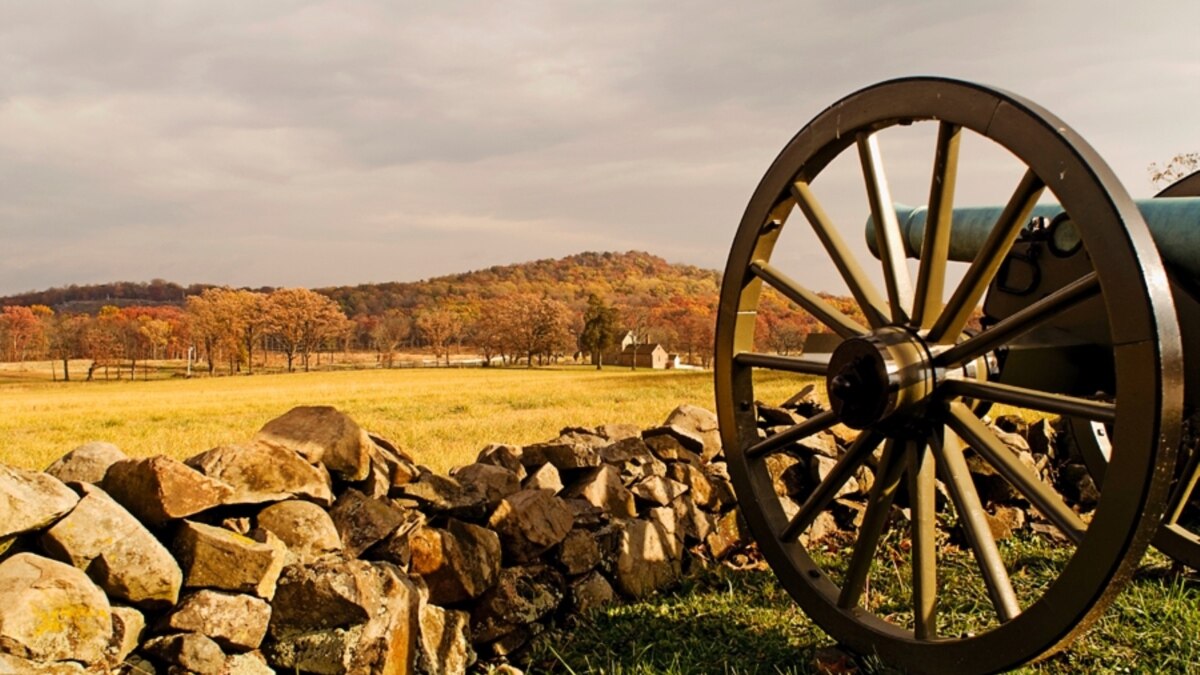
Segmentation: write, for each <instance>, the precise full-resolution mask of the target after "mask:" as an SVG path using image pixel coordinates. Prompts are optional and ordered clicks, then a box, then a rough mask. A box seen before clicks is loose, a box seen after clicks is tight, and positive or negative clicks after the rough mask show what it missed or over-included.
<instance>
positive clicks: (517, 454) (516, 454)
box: [475, 443, 525, 480]
mask: <svg viewBox="0 0 1200 675" xmlns="http://www.w3.org/2000/svg"><path fill="white" fill-rule="evenodd" d="M475 462H476V463H478V464H491V465H493V466H501V467H504V468H505V469H508V470H509V471H512V472H513V473H515V474H517V478H518V479H520V480H525V465H524V464H522V463H521V448H519V447H517V446H515V445H503V444H500V443H493V444H491V445H489V446H487V447H485V448H484V449H483V450H480V451H479V456H478V457H476V458H475Z"/></svg>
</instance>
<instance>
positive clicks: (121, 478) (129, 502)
mask: <svg viewBox="0 0 1200 675" xmlns="http://www.w3.org/2000/svg"><path fill="white" fill-rule="evenodd" d="M101 487H103V488H104V491H105V492H107V493H108V494H109V495H110V496H111V497H112V498H113V499H115V500H117V502H119V503H120V504H121V506H124V507H125V508H126V509H128V510H129V512H130V513H132V514H133V515H134V516H136V517H137V519H138V520H140V521H142V522H143V523H145V524H146V525H149V526H151V527H157V526H160V525H163V524H165V523H167V522H168V521H171V520H178V519H180V518H186V517H188V516H191V515H194V514H197V513H200V512H201V511H207V510H208V509H211V508H212V507H214V506H218V505H220V504H224V503H225V500H226V499H228V498H229V497H230V496H231V495H232V494H233V488H231V487H229V486H228V485H226V484H225V483H224V482H222V481H219V480H215V479H213V478H209V477H208V476H205V475H204V474H202V473H200V472H199V471H196V470H195V469H193V468H191V467H189V466H187V465H186V464H184V463H183V462H180V461H178V460H174V459H171V458H169V457H162V456H159V457H150V458H148V459H127V460H125V461H121V462H117V463H115V464H113V465H112V466H111V467H109V469H108V473H106V474H105V475H104V482H103V483H101Z"/></svg>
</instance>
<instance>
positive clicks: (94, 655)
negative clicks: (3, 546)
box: [0, 553, 113, 665]
mask: <svg viewBox="0 0 1200 675" xmlns="http://www.w3.org/2000/svg"><path fill="white" fill-rule="evenodd" d="M112 633H113V620H112V610H111V609H110V607H109V604H108V598H106V597H105V596H104V593H103V592H102V591H101V590H100V589H99V588H97V587H96V585H95V584H93V583H92V581H91V580H90V579H88V578H87V575H86V574H84V573H83V572H82V571H81V570H78V569H76V568H74V567H72V566H70V565H66V564H63V563H60V562H57V561H54V560H50V559H49V558H42V557H40V556H36V555H33V554H32V553H18V554H16V555H14V556H12V557H11V558H8V559H6V560H4V561H3V562H0V646H2V647H3V649H4V651H6V652H8V653H10V654H12V655H14V656H18V657H21V658H25V659H33V660H37V661H66V660H73V661H79V662H81V663H84V664H88V665H91V664H98V663H100V662H102V661H104V659H105V650H106V648H107V647H108V642H109V639H110V638H111V637H112Z"/></svg>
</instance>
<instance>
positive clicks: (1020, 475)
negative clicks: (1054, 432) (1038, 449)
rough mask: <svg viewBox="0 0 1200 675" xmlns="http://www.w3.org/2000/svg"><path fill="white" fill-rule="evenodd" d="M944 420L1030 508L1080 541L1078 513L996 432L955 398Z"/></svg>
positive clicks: (1082, 527)
mask: <svg viewBox="0 0 1200 675" xmlns="http://www.w3.org/2000/svg"><path fill="white" fill-rule="evenodd" d="M948 422H949V424H950V428H951V429H953V430H954V432H955V433H957V434H958V435H959V436H961V437H962V439H963V440H965V441H966V442H967V443H968V444H970V446H971V447H972V448H973V449H974V450H975V452H978V453H979V454H980V455H981V456H982V457H983V458H984V459H986V460H987V461H988V463H990V464H991V465H992V466H993V467H994V468H995V469H996V471H998V472H999V473H1000V475H1001V476H1004V478H1005V479H1006V480H1007V481H1008V482H1009V483H1011V484H1012V486H1013V487H1015V488H1016V489H1017V491H1018V492H1020V493H1021V494H1022V495H1024V497H1025V499H1027V500H1029V503H1030V504H1032V505H1033V506H1034V508H1036V509H1037V510H1038V511H1040V512H1041V513H1042V515H1044V516H1046V517H1047V518H1049V519H1050V522H1052V523H1054V525H1055V526H1056V527H1058V529H1059V530H1061V531H1062V533H1063V534H1064V535H1066V536H1067V538H1068V539H1070V540H1071V541H1073V542H1075V543H1076V544H1078V543H1079V542H1081V541H1083V535H1084V534H1086V532H1087V526H1086V525H1085V524H1084V522H1083V521H1082V520H1080V518H1079V516H1078V515H1077V514H1076V513H1075V512H1074V511H1072V510H1071V509H1070V507H1068V506H1067V505H1066V503H1065V502H1063V500H1062V497H1061V496H1060V495H1059V494H1058V493H1056V492H1054V491H1053V490H1051V489H1050V488H1049V487H1047V486H1046V484H1045V483H1043V482H1042V481H1041V479H1039V478H1038V477H1037V476H1036V475H1034V473H1033V471H1031V470H1030V469H1029V467H1027V466H1025V465H1024V464H1022V463H1021V462H1020V460H1018V459H1017V455H1016V453H1014V452H1013V451H1012V450H1010V449H1009V448H1008V446H1006V445H1004V443H1003V442H1002V441H1001V440H1000V439H999V438H996V434H994V433H992V431H991V429H988V428H987V427H986V426H984V424H983V422H982V421H980V419H979V418H978V417H976V416H975V414H974V413H972V412H971V411H970V410H969V409H968V408H967V406H965V405H963V404H962V403H961V402H958V401H955V402H953V403H951V404H950V418H949V420H948Z"/></svg>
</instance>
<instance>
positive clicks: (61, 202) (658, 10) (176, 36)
mask: <svg viewBox="0 0 1200 675" xmlns="http://www.w3.org/2000/svg"><path fill="white" fill-rule="evenodd" d="M975 4H976V3H962V2H950V1H943V0H929V1H926V2H916V3H893V4H884V5H880V4H879V3H874V2H865V1H854V2H846V1H842V2H836V3H835V2H803V3H796V2H763V3H756V4H754V5H753V6H749V7H747V6H743V5H738V4H735V3H728V2H714V1H705V2H696V3H687V4H686V5H672V4H665V3H664V4H659V3H644V2H621V1H614V2H595V1H584V2H572V3H552V2H531V1H527V2H510V3H482V2H468V1H451V2H444V3H437V4H436V5H435V4H433V3H430V4H428V5H424V4H423V3H381V2H365V1H363V2H346V3H332V2H254V3H244V2H177V3H156V2H120V1H116V0H113V1H109V2H105V3H96V4H87V3H75V2H52V1H47V2H40V3H6V4H4V5H0V236H3V239H4V242H5V246H4V249H3V254H0V292H15V291H20V290H26V289H30V288H40V287H45V286H49V285H61V284H67V283H73V282H74V283H86V282H95V281H106V280H112V279H149V278H151V277H165V278H170V279H173V280H177V281H180V282H184V283H187V282H192V281H205V282H215V283H230V284H246V285H291V284H302V285H325V284H336V283H357V282H365V281H383V280H393V279H415V278H420V277H428V276H432V275H436V274H443V273H450V272H456V271H462V270H465V269H469V268H478V267H483V266H488V265H493V264H503V263H507V262H515V261H520V260H528V259H533V258H541V257H549V256H558V255H565V254H568V253H572V252H577V251H581V250H587V249H591V250H597V249H605V250H621V249H628V248H643V249H647V250H650V251H653V252H655V253H658V254H661V255H663V256H665V257H667V258H668V259H671V260H675V261H680V262H690V263H694V264H700V265H705V266H709V267H720V266H721V265H723V263H724V258H725V256H726V253H727V250H728V245H729V241H730V240H731V238H732V236H733V229H734V227H735V225H736V223H737V221H738V219H739V218H740V216H741V212H742V209H743V208H744V205H745V201H746V199H747V198H748V197H749V194H750V192H751V191H752V190H753V189H754V186H755V185H756V183H757V182H758V179H759V178H760V176H761V174H762V172H763V171H764V170H765V169H766V167H767V165H768V164H769V163H770V161H771V159H772V158H773V157H774V155H775V154H776V153H777V152H778V151H779V149H780V148H781V147H782V146H783V144H784V143H785V142H786V141H787V140H788V139H789V138H790V137H791V136H792V135H793V134H794V133H795V132H796V130H797V129H799V127H800V126H801V125H803V123H804V122H805V121H807V120H808V119H809V118H811V117H812V116H813V115H814V114H816V113H817V112H819V111H820V110H821V109H822V108H823V107H824V106H826V105H828V104H829V103H831V102H832V101H833V100H836V99H837V98H839V97H841V96H843V95H845V94H846V93H849V92H850V91H852V90H854V89H856V88H858V87H861V86H865V85H867V84H870V83H871V82H874V81H877V80H880V79H884V78H888V77H895V76H901V75H906V74H914V73H938V74H945V75H951V76H957V77H965V78H968V79H978V80H981V81H985V82H989V83H992V84H996V85H998V86H1002V87H1005V88H1007V89H1010V90H1012V91H1016V92H1019V93H1023V94H1026V95H1028V96H1029V97H1030V98H1032V99H1033V100H1036V101H1039V102H1041V103H1043V104H1044V105H1046V106H1047V107H1049V108H1050V109H1051V110H1054V111H1055V112H1056V113H1058V114H1059V115H1060V116H1061V117H1063V119H1065V120H1067V121H1068V122H1070V123H1071V124H1072V125H1075V126H1076V128H1077V129H1078V130H1079V131H1080V132H1081V133H1083V134H1084V136H1085V137H1087V138H1089V139H1090V140H1091V142H1092V143H1093V144H1094V145H1095V146H1096V147H1097V149H1098V150H1099V151H1100V153H1101V154H1102V155H1103V156H1105V157H1106V158H1107V159H1108V161H1109V162H1110V164H1112V165H1113V167H1114V169H1115V170H1116V171H1117V173H1118V174H1119V175H1120V176H1121V177H1122V179H1123V180H1125V181H1126V182H1127V183H1128V184H1129V186H1130V189H1131V191H1133V192H1134V193H1135V194H1141V195H1145V194H1148V193H1149V192H1150V187H1149V184H1148V181H1147V180H1146V173H1145V169H1146V165H1147V164H1149V162H1151V161H1156V160H1158V161H1161V160H1163V159H1167V158H1169V157H1170V156H1171V155H1172V154H1174V153H1176V152H1182V151H1189V150H1195V149H1197V148H1196V144H1197V141H1196V137H1197V123H1196V122H1195V115H1194V109H1195V104H1196V103H1197V97H1198V92H1197V89H1196V87H1195V82H1196V81H1197V75H1200V59H1198V58H1197V57H1196V56H1195V55H1194V45H1193V44H1192V42H1191V41H1192V37H1191V33H1192V31H1193V27H1194V26H1195V25H1196V24H1197V20H1198V19H1200V9H1197V8H1196V6H1194V5H1190V4H1189V5H1179V4H1174V3H1154V2H1150V3H1140V4H1138V5H1136V6H1135V5H1134V4H1133V3H1085V2H1059V3H1035V2H1014V3H1004V4H996V5H994V6H992V7H990V8H984V7H982V6H981V7H975V6H974V5H975ZM908 147H909V146H907V145H905V144H904V143H899V144H896V145H895V149H894V150H893V148H892V147H891V146H888V147H885V149H886V150H888V151H889V155H888V156H889V158H890V159H889V167H890V168H892V170H893V171H894V172H896V173H902V172H907V171H909V170H910V169H911V170H912V171H916V172H918V173H919V172H920V171H927V169H924V168H923V167H925V166H926V164H924V163H923V162H925V161H926V160H925V158H924V155H921V154H919V153H918V154H915V155H914V154H912V153H911V152H910V151H909V150H908ZM921 152H926V150H924V149H922V150H921ZM896 180H897V183H898V184H903V183H904V182H905V180H906V179H905V178H904V177H903V176H899V177H897V179H896ZM917 182H919V181H917ZM831 195H832V198H833V200H834V201H840V200H841V197H842V196H843V192H841V191H834V192H832V193H831ZM858 208H860V207H858V206H857V205H848V206H847V209H848V210H849V211H852V212H855V213H857V211H854V209H858ZM800 257H802V256H798V257H797V259H799V258H800ZM813 283H819V281H814V282H813Z"/></svg>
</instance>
